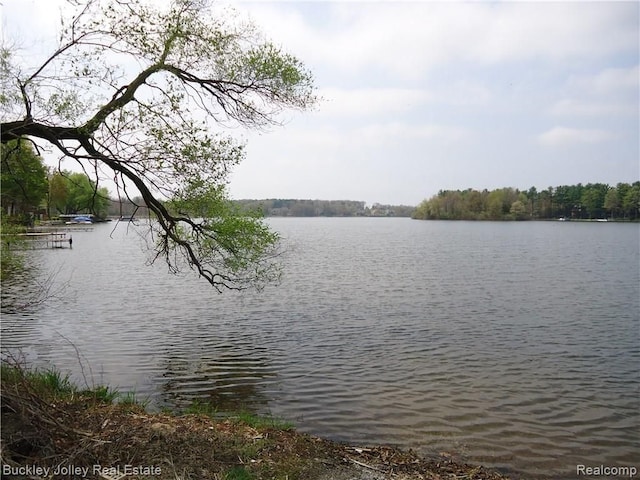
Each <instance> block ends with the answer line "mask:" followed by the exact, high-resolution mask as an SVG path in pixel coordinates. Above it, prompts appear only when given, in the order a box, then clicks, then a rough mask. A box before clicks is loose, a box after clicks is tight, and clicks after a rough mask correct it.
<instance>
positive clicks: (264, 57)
mask: <svg viewBox="0 0 640 480" xmlns="http://www.w3.org/2000/svg"><path fill="white" fill-rule="evenodd" d="M73 3H74V4H77V5H78V7H77V9H76V11H75V12H74V14H73V15H72V16H71V17H70V18H67V19H63V22H62V29H61V31H60V43H59V45H58V46H57V48H56V49H55V50H54V51H53V52H52V53H51V55H50V56H49V57H48V58H47V59H46V60H45V61H44V62H42V63H41V64H39V65H29V64H28V63H27V62H26V61H24V60H23V59H20V58H18V57H16V56H15V55H12V53H13V52H11V51H9V50H7V49H3V51H2V54H1V55H0V67H1V81H2V85H3V95H2V96H1V97H0V102H1V103H2V112H3V113H2V125H1V128H2V142H3V143H6V142H10V141H12V140H15V139H17V138H18V137H21V136H28V137H29V138H32V139H37V140H38V141H41V142H42V141H44V142H46V143H48V144H49V145H51V146H53V147H54V149H55V151H56V152H57V153H58V154H59V155H60V158H61V159H63V158H64V159H68V158H71V159H74V160H75V161H76V162H77V163H78V164H79V165H80V166H81V167H82V168H83V171H84V172H85V173H86V174H87V175H89V176H91V177H92V180H93V181H94V182H95V185H96V186H97V187H98V188H100V187H101V186H102V185H101V182H103V181H104V179H105V178H108V179H110V181H112V182H114V183H115V185H116V189H117V195H118V196H119V197H120V198H126V199H128V200H132V199H133V198H134V197H135V196H140V198H141V199H142V202H143V204H144V206H145V207H148V209H149V211H150V212H151V217H152V219H153V221H152V222H150V228H151V230H152V232H151V233H152V235H154V238H155V243H154V245H155V248H156V254H157V256H158V257H163V258H164V259H165V260H166V261H167V262H168V263H169V267H170V268H171V269H172V270H173V271H179V270H180V269H181V268H182V267H183V265H184V264H186V265H189V266H190V267H191V268H193V269H195V270H196V271H197V272H198V273H199V274H200V275H201V276H203V277H204V278H206V280H208V281H209V282H210V283H211V284H212V285H213V286H215V287H216V288H218V289H219V290H220V289H222V288H234V289H238V288H245V287H246V286H248V284H260V282H261V281H262V280H264V279H265V278H270V275H268V274H265V272H267V271H269V272H270V270H269V269H268V268H266V267H265V265H264V264H263V263H262V262H261V261H262V260H264V259H266V258H270V257H271V255H272V254H273V249H274V248H275V247H276V236H275V235H272V234H266V229H265V228H263V227H262V226H261V223H260V220H259V219H257V218H255V217H248V218H249V220H243V215H244V214H242V213H241V212H237V211H235V210H229V209H228V208H226V205H227V204H226V199H225V196H224V188H222V187H223V186H224V185H225V184H226V183H227V175H228V173H229V171H230V169H231V167H233V166H234V165H235V164H237V163H238V162H239V161H240V160H241V159H242V158H243V155H244V150H243V145H242V144H241V143H239V142H238V141H236V140H235V139H234V138H233V137H230V136H228V135H225V134H223V133H222V128H221V127H225V126H227V127H228V126H234V127H237V126H240V127H247V128H264V127H267V126H269V125H274V124H277V123H279V118H280V117H279V114H280V112H282V111H283V110H284V109H290V108H293V109H300V110H304V109H307V108H310V107H311V106H312V105H313V104H314V102H315V101H316V99H315V96H314V87H313V80H312V76H311V74H310V73H309V71H308V70H306V69H305V67H304V66H303V64H302V63H301V62H300V61H299V60H298V59H297V58H295V57H294V56H292V55H290V54H287V53H285V52H283V51H282V50H281V49H280V48H278V47H276V46H274V45H273V44H272V43H269V42H268V41H265V40H264V39H263V38H262V37H261V35H260V34H259V32H258V31H257V30H256V29H255V28H254V27H253V26H252V25H251V24H248V23H246V22H243V21H241V20H240V18H239V17H238V16H235V15H233V13H232V12H220V11H214V10H213V9H212V7H211V6H210V5H209V4H208V2H207V1H206V0H173V1H171V2H170V4H169V6H168V7H167V8H166V9H159V8H156V7H154V6H153V2H150V3H144V2H143V1H141V0H110V1H108V0H84V1H74V2H73ZM199 193H203V195H204V199H203V201H204V202H205V203H206V204H207V205H206V208H205V209H204V211H205V212H208V214H209V215H214V214H215V212H218V213H220V214H223V215H229V216H230V217H229V218H230V219H231V220H230V221H233V222H239V223H243V222H248V223H247V224H245V225H244V226H243V227H242V228H239V227H238V228H226V226H225V228H222V227H221V226H220V223H219V222H220V219H219V218H218V217H211V218H202V216H201V213H202V211H203V210H202V209H201V207H203V205H200V204H198V205H196V204H194V203H193V202H191V201H189V202H186V199H193V195H194V194H199ZM167 200H171V201H170V202H168V203H167V202H166V201H167ZM185 202H186V203H185ZM178 206H180V207H181V208H182V209H181V210H178V209H177V207H178ZM191 207H197V210H199V211H192V210H191ZM249 224H251V225H253V226H254V228H248V226H249ZM225 225H226V224H225ZM232 257H234V258H232ZM181 259H182V260H184V262H183V261H182V260H181ZM259 260H260V261H259ZM252 262H257V263H252ZM256 282H257V283H256Z"/></svg>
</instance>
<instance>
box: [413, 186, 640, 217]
mask: <svg viewBox="0 0 640 480" xmlns="http://www.w3.org/2000/svg"><path fill="white" fill-rule="evenodd" d="M559 217H562V218H566V219H576V220H578V219H591V218H606V217H609V218H618V217H622V219H628V220H638V219H640V182H635V183H633V184H628V183H618V184H617V185H616V186H615V187H612V186H609V185H606V184H603V183H588V184H587V185H582V184H580V183H578V184H577V185H561V186H558V187H555V188H554V187H549V188H548V189H546V190H541V191H538V190H537V189H536V188H535V187H531V188H530V189H529V190H527V191H526V192H525V191H520V190H518V189H513V188H500V189H496V190H492V191H488V190H483V191H478V190H473V189H467V190H463V191H460V190H442V191H440V192H438V194H437V195H434V196H433V197H431V198H430V199H427V200H424V201H423V202H422V203H420V205H418V207H416V210H415V211H414V213H413V218H418V219H425V220H426V219H434V220H526V219H544V218H559Z"/></svg>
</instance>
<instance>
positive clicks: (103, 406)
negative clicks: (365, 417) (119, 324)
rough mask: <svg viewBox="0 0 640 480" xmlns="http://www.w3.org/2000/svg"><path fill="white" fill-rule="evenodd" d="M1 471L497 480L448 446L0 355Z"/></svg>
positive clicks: (220, 479) (107, 476)
mask: <svg viewBox="0 0 640 480" xmlns="http://www.w3.org/2000/svg"><path fill="white" fill-rule="evenodd" d="M1 373H2V390H1V395H2V449H1V451H0V457H1V458H0V460H1V463H2V478H3V479H7V480H10V479H13V480H17V479H20V480H22V479H28V478H29V479H32V478H47V479H52V478H53V479H55V478H73V479H77V478H78V479H79V478H95V479H104V480H115V479H123V478H126V479H128V480H130V479H154V480H164V479H167V480H168V479H171V480H176V479H180V480H186V479H201V480H209V479H211V480H263V479H282V480H295V479H301V480H302V479H305V480H313V479H316V480H382V479H400V480H413V479H415V480H417V479H424V478H429V479H450V478H458V479H462V478H464V479H469V480H474V479H477V480H504V479H505V478H507V477H505V476H503V475H502V474H500V473H498V472H495V471H492V470H489V469H486V468H484V467H481V466H477V465H468V464H465V463H463V462H458V461H456V460H454V459H453V458H451V457H449V456H446V455H444V454H443V455H439V456H436V455H434V456H432V457H430V458H425V457H420V456H418V455H416V454H415V453H413V452H411V451H402V450H399V449H396V448H393V447H389V446H363V447H355V446H349V445H345V444H341V443H338V442H332V441H330V440H324V439H320V438H317V437H313V436H311V435H308V434H305V433H299V432H297V431H296V430H295V429H294V428H293V426H292V425H291V424H290V423H288V422H283V421H281V420H278V419H275V418H272V417H260V416H256V415H253V414H250V413H243V412H241V413H235V414H228V415H222V414H219V413H218V412H216V410H215V408H211V406H209V405H206V404H202V403H195V404H193V405H192V406H191V407H190V408H188V409H186V410H184V411H181V412H169V411H162V412H159V413H149V412H147V410H146V409H145V406H146V405H145V403H144V402H140V401H138V400H137V399H136V397H135V395H133V394H131V393H127V394H122V393H119V392H117V391H116V390H112V389H110V388H108V387H105V386H98V387H95V386H94V387H88V388H86V389H82V388H79V387H78V386H76V385H74V384H73V383H72V382H71V381H70V380H69V377H68V376H64V375H62V374H61V373H60V372H58V371H56V370H44V371H41V370H33V369H26V368H25V367H24V366H22V365H20V364H18V363H17V362H15V361H12V360H8V359H5V360H3V362H2V371H1Z"/></svg>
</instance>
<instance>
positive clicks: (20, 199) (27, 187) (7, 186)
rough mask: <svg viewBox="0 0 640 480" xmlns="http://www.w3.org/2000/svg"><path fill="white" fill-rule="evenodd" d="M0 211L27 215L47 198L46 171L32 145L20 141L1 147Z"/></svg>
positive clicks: (10, 142) (4, 144) (13, 141)
mask: <svg viewBox="0 0 640 480" xmlns="http://www.w3.org/2000/svg"><path fill="white" fill-rule="evenodd" d="M1 149H2V150H1V156H2V168H1V170H0V171H1V176H2V184H1V186H0V197H1V199H2V209H3V211H4V212H6V213H7V214H9V215H14V216H15V215H21V214H22V215H24V214H31V213H33V212H35V211H37V210H38V209H39V208H40V205H41V204H42V203H43V201H44V199H45V198H46V196H47V190H48V183H47V168H46V167H45V165H44V163H43V161H42V158H40V156H38V155H37V154H36V152H35V151H34V149H33V147H32V145H31V144H30V143H29V142H26V141H24V140H23V139H18V140H12V141H9V142H7V143H3V144H2V146H1Z"/></svg>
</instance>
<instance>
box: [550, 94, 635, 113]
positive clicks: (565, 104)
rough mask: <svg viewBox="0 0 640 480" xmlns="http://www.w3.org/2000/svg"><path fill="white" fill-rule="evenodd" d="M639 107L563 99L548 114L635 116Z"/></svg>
mask: <svg viewBox="0 0 640 480" xmlns="http://www.w3.org/2000/svg"><path fill="white" fill-rule="evenodd" d="M639 108H640V107H639V106H638V104H637V102H620V101H615V100H613V101H609V102H603V101H590V100H585V99H583V98H565V99H562V100H560V101H558V102H556V103H555V104H554V105H553V106H552V107H551V110H550V112H551V113H552V114H553V115H566V116H574V115H577V116H590V117H598V116H611V115H615V116H617V115H637V114H638V110H639Z"/></svg>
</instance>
